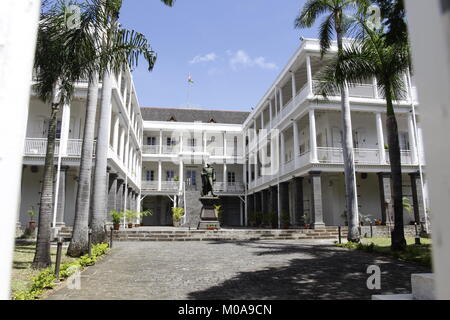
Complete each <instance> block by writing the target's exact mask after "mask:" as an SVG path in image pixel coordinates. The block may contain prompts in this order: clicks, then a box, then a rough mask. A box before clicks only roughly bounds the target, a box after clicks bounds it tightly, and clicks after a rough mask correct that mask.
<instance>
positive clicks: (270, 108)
mask: <svg viewBox="0 0 450 320" xmlns="http://www.w3.org/2000/svg"><path fill="white" fill-rule="evenodd" d="M272 107H273V105H272V99H269V118H270V127H271V128H272V126H273V122H272V121H273V114H272Z"/></svg>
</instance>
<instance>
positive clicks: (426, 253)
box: [336, 238, 431, 268]
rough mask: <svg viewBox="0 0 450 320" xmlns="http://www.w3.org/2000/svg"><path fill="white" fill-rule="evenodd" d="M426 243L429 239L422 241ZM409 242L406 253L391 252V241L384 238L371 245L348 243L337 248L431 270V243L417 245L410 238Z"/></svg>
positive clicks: (372, 242)
mask: <svg viewBox="0 0 450 320" xmlns="http://www.w3.org/2000/svg"><path fill="white" fill-rule="evenodd" d="M424 241H427V239H422V242H424ZM407 242H408V245H407V247H406V249H405V250H404V251H393V250H391V247H390V246H391V239H384V238H373V239H371V240H370V242H369V243H353V242H347V243H342V244H336V246H338V247H341V248H347V249H352V250H361V251H366V252H374V253H377V254H383V255H387V256H391V257H393V258H395V259H399V260H403V261H411V262H416V263H419V264H422V265H425V266H427V267H430V268H431V243H426V244H422V245H415V244H414V238H408V239H407Z"/></svg>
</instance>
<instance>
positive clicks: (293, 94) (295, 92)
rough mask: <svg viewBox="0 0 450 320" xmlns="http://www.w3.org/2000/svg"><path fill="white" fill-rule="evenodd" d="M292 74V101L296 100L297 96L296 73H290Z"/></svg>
mask: <svg viewBox="0 0 450 320" xmlns="http://www.w3.org/2000/svg"><path fill="white" fill-rule="evenodd" d="M290 73H291V82H292V100H294V98H295V96H296V95H297V85H296V83H295V72H294V71H290Z"/></svg>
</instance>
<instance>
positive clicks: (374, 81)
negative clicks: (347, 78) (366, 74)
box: [372, 77, 380, 99]
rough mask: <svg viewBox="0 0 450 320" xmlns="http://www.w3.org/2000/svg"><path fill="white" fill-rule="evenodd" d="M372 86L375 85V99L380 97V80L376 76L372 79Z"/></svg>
mask: <svg viewBox="0 0 450 320" xmlns="http://www.w3.org/2000/svg"><path fill="white" fill-rule="evenodd" d="M372 86H373V97H374V98H375V99H378V98H379V97H380V96H379V94H378V81H377V78H376V77H373V79H372Z"/></svg>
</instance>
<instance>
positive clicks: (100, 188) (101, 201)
mask: <svg viewBox="0 0 450 320" xmlns="http://www.w3.org/2000/svg"><path fill="white" fill-rule="evenodd" d="M111 93H112V76H111V73H110V71H109V70H106V71H105V72H104V73H103V84H102V93H101V106H100V108H101V109H100V120H99V126H98V137H97V151H96V156H95V173H94V190H93V194H92V201H93V205H92V221H91V229H92V242H93V243H102V242H104V241H105V240H106V234H105V231H104V226H105V223H106V217H107V192H108V190H107V184H108V180H109V177H108V174H107V165H108V149H109V138H110V137H109V135H110V122H111Z"/></svg>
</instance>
